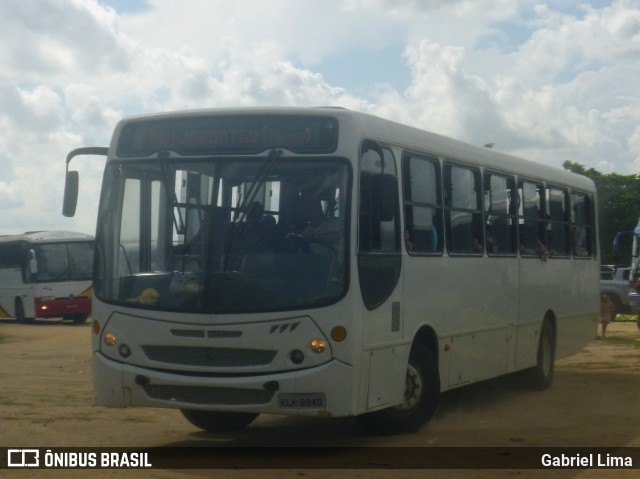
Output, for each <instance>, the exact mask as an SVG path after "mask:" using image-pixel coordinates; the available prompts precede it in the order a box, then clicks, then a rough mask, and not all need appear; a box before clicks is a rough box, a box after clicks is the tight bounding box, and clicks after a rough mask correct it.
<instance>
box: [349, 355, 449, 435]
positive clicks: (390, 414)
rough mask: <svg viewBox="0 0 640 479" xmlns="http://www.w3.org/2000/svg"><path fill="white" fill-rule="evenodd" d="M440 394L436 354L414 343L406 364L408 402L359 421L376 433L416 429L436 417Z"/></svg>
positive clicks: (406, 398) (406, 395) (406, 399)
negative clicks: (434, 356) (434, 415)
mask: <svg viewBox="0 0 640 479" xmlns="http://www.w3.org/2000/svg"><path fill="white" fill-rule="evenodd" d="M439 396H440V376H439V374H438V368H437V365H436V361H435V359H434V358H433V354H431V352H430V351H429V350H428V349H427V348H425V347H424V346H422V345H420V344H414V346H413V347H412V348H411V354H410V356H409V364H408V365H407V376H406V382H405V392H404V397H405V402H404V403H403V404H401V405H399V406H395V407H391V408H387V409H383V410H380V411H375V412H370V413H366V414H363V415H361V416H358V420H359V421H360V423H361V424H363V425H364V427H365V428H367V429H368V430H369V431H371V432H373V433H375V434H382V435H390V434H404V433H411V432H415V431H417V430H418V429H420V428H421V427H422V426H424V425H425V424H426V423H427V422H428V421H429V419H431V417H432V416H433V413H434V412H435V410H436V406H437V405H438V397H439Z"/></svg>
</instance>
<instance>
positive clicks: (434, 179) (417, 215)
mask: <svg viewBox="0 0 640 479" xmlns="http://www.w3.org/2000/svg"><path fill="white" fill-rule="evenodd" d="M402 165H403V171H404V211H405V246H406V249H407V251H408V252H410V253H411V252H413V253H441V252H442V245H443V242H444V241H443V240H444V235H443V234H442V191H441V178H440V163H439V162H438V160H437V159H435V158H422V157H418V156H413V155H406V156H405V157H404V158H403V163H402Z"/></svg>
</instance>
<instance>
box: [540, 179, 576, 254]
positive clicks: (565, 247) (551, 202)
mask: <svg viewBox="0 0 640 479" xmlns="http://www.w3.org/2000/svg"><path fill="white" fill-rule="evenodd" d="M546 206H547V218H548V219H549V221H548V222H547V227H546V229H547V244H548V245H549V253H550V254H551V257H553V256H569V255H570V254H571V253H570V250H569V193H568V192H567V191H566V190H564V189H560V188H555V187H549V186H548V187H547V190H546Z"/></svg>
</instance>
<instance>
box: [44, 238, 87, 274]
mask: <svg viewBox="0 0 640 479" xmlns="http://www.w3.org/2000/svg"><path fill="white" fill-rule="evenodd" d="M33 251H34V253H35V259H36V265H37V267H36V270H37V272H36V273H35V276H33V278H32V279H33V281H35V282H50V281H79V280H83V281H90V280H91V278H92V274H93V243H92V242H75V243H47V244H39V245H35V246H34V247H33Z"/></svg>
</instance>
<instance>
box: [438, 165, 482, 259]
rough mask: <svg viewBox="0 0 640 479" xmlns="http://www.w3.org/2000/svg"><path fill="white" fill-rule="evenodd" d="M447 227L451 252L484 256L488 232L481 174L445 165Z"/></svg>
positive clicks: (472, 169) (464, 168)
mask: <svg viewBox="0 0 640 479" xmlns="http://www.w3.org/2000/svg"><path fill="white" fill-rule="evenodd" d="M444 184H445V213H446V214H445V226H446V231H447V249H448V251H449V253H460V254H482V253H483V252H484V233H483V228H482V206H481V203H480V192H481V191H482V190H481V188H482V187H481V184H480V171H479V170H478V169H477V168H470V167H466V166H458V165H452V164H445V169H444Z"/></svg>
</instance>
